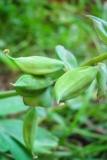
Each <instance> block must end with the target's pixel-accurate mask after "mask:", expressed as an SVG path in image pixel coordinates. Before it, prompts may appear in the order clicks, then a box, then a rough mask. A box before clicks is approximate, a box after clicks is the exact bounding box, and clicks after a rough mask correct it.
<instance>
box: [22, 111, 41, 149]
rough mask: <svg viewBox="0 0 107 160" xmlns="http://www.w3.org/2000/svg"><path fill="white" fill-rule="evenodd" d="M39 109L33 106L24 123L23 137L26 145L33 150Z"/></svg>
mask: <svg viewBox="0 0 107 160" xmlns="http://www.w3.org/2000/svg"><path fill="white" fill-rule="evenodd" d="M37 118H38V116H37V111H36V109H35V108H31V109H30V110H29V111H28V112H27V114H26V117H25V120H24V124H23V138H24V142H25V144H26V147H27V148H28V149H29V150H30V151H33V144H34V140H35V137H36V132H37Z"/></svg>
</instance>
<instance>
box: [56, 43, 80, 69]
mask: <svg viewBox="0 0 107 160" xmlns="http://www.w3.org/2000/svg"><path fill="white" fill-rule="evenodd" d="M55 50H56V56H57V58H58V59H59V60H62V61H63V62H64V63H65V66H66V67H67V68H68V69H73V68H75V67H77V66H78V64H77V60H76V58H75V56H74V55H73V54H72V53H71V52H69V51H68V50H66V49H65V48H64V47H63V46H61V45H58V46H56V47H55Z"/></svg>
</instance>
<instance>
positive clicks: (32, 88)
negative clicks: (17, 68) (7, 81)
mask: <svg viewBox="0 0 107 160" xmlns="http://www.w3.org/2000/svg"><path fill="white" fill-rule="evenodd" d="M52 83H53V82H52V80H51V78H49V77H45V76H33V75H23V76H21V77H20V78H19V79H18V80H17V81H16V83H15V84H13V86H14V88H15V90H16V91H17V92H18V93H19V94H20V95H22V96H26V97H29V96H35V95H38V94H40V93H41V92H43V90H44V89H45V88H47V87H48V86H50V85H52Z"/></svg>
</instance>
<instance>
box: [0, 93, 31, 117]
mask: <svg viewBox="0 0 107 160" xmlns="http://www.w3.org/2000/svg"><path fill="white" fill-rule="evenodd" d="M27 109H28V107H27V106H25V105H24V104H23V100H22V97H20V96H14V97H9V98H3V99H0V116H5V115H9V114H16V113H19V112H22V111H26V110H27Z"/></svg>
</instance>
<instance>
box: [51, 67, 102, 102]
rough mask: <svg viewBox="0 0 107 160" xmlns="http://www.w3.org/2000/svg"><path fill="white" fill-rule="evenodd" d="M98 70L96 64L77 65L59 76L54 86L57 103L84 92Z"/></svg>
mask: <svg viewBox="0 0 107 160" xmlns="http://www.w3.org/2000/svg"><path fill="white" fill-rule="evenodd" d="M98 70H99V69H98V66H95V67H91V66H85V67H79V68H76V69H73V70H70V71H68V72H67V73H65V74H64V75H63V76H62V77H60V78H59V79H58V81H57V82H56V84H55V88H54V92H55V97H56V101H57V103H59V102H60V101H66V100H69V99H72V98H74V97H76V96H78V95H79V94H81V93H82V92H84V91H85V90H86V89H87V88H88V87H89V86H90V84H91V83H92V81H93V80H94V78H95V77H96V74H97V73H98Z"/></svg>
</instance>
